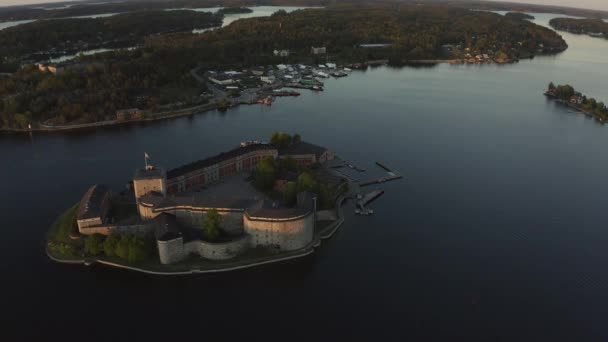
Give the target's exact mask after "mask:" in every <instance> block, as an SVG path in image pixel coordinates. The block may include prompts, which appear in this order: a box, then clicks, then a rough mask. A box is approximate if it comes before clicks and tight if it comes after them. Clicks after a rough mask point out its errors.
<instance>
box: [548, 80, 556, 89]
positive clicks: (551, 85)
mask: <svg viewBox="0 0 608 342" xmlns="http://www.w3.org/2000/svg"><path fill="white" fill-rule="evenodd" d="M549 90H555V84H553V82H551V83H549Z"/></svg>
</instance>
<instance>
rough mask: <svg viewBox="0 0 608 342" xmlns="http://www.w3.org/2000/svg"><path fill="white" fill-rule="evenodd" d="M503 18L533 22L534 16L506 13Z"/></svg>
mask: <svg viewBox="0 0 608 342" xmlns="http://www.w3.org/2000/svg"><path fill="white" fill-rule="evenodd" d="M505 17H507V18H513V19H521V20H524V19H528V20H534V16H532V15H529V14H526V13H522V12H508V13H506V14H505Z"/></svg>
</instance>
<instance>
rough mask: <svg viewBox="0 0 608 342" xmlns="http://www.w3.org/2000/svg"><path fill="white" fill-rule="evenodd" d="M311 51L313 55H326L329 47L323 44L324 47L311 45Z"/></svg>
mask: <svg viewBox="0 0 608 342" xmlns="http://www.w3.org/2000/svg"><path fill="white" fill-rule="evenodd" d="M310 53H311V54H313V55H324V54H326V53H327V49H326V48H325V47H324V46H322V47H314V46H313V47H311V48H310Z"/></svg>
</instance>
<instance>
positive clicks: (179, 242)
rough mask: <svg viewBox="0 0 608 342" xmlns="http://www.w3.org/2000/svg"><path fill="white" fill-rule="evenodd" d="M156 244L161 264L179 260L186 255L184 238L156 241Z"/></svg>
mask: <svg viewBox="0 0 608 342" xmlns="http://www.w3.org/2000/svg"><path fill="white" fill-rule="evenodd" d="M156 244H157V246H158V256H159V258H160V263H161V264H163V265H166V264H173V263H176V262H179V261H181V260H182V259H183V258H184V257H185V256H186V253H184V239H183V238H181V237H179V238H177V239H173V240H169V241H156Z"/></svg>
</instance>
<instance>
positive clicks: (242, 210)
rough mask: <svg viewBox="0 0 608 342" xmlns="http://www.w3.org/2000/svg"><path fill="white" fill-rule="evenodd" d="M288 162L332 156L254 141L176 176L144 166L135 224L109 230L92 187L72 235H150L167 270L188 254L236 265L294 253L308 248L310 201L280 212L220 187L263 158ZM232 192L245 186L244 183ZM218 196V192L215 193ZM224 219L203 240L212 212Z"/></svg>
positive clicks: (101, 193) (101, 194) (106, 193)
mask: <svg viewBox="0 0 608 342" xmlns="http://www.w3.org/2000/svg"><path fill="white" fill-rule="evenodd" d="M287 157H290V158H293V159H294V160H295V162H296V164H297V165H299V166H309V165H312V164H317V163H319V164H323V163H325V162H327V161H330V160H333V159H334V157H335V156H334V154H333V152H331V151H329V150H327V149H325V148H323V147H320V146H316V145H313V144H309V143H306V142H298V143H295V144H292V145H291V146H290V147H288V148H286V149H282V150H279V149H277V148H276V147H275V146H273V145H271V144H266V143H260V142H245V143H241V145H240V146H239V147H237V148H235V149H233V150H230V151H228V152H225V153H221V154H219V155H216V156H213V157H210V158H207V159H204V160H199V161H196V162H193V163H191V164H188V165H184V166H181V167H179V168H176V169H172V170H169V171H165V170H164V169H163V168H161V167H155V166H152V165H146V167H145V168H144V169H138V170H136V172H135V176H134V177H133V191H134V197H135V202H136V206H137V211H138V214H139V218H138V220H137V222H132V223H130V224H116V223H111V222H109V221H111V220H109V219H108V217H109V214H108V213H109V211H110V196H111V195H110V190H109V188H108V187H107V186H104V185H94V186H92V187H91V188H90V189H89V190H88V191H87V192H86V193H85V195H84V196H83V198H82V200H81V202H80V207H79V211H78V213H77V224H78V231H79V232H80V233H81V234H83V235H90V234H95V233H100V234H104V235H109V234H111V233H113V232H114V233H119V234H124V233H127V234H149V235H152V234H153V235H154V236H155V239H156V244H157V246H158V254H159V257H160V263H161V264H173V263H177V262H179V261H182V260H184V259H185V258H186V257H188V256H190V255H199V256H200V257H202V258H205V259H210V260H226V259H230V258H234V257H236V256H238V255H240V254H242V253H244V252H246V251H247V250H249V249H251V248H256V247H263V248H267V249H268V248H269V249H273V250H276V251H294V250H298V249H301V248H305V247H306V246H308V245H309V244H310V243H311V242H312V241H313V234H314V229H315V221H316V215H317V203H316V195H315V194H313V193H309V192H302V193H299V194H298V196H297V204H296V205H295V207H293V208H287V207H281V206H280V205H279V204H278V203H277V202H275V201H271V200H268V199H266V198H264V196H263V195H262V194H260V193H257V192H252V193H250V194H249V195H248V196H243V195H241V196H237V195H235V193H236V192H238V191H235V192H233V191H231V190H226V191H223V190H220V191H219V193H218V191H215V192H213V190H214V189H215V190H217V189H220V188H221V186H223V185H222V183H224V180H227V179H234V178H235V177H237V178H238V177H239V176H243V175H250V174H251V173H252V171H253V170H254V169H255V167H256V166H257V164H258V163H259V162H260V161H261V160H263V159H265V158H274V159H278V158H287ZM241 182H242V183H239V184H237V187H241V188H242V187H245V186H249V187H250V186H251V185H250V184H248V183H245V182H244V181H242V177H241ZM221 189H223V188H221ZM212 209H214V210H216V211H217V212H218V213H219V214H220V215H221V217H222V225H221V229H222V238H221V239H219V241H213V242H210V241H206V240H205V239H204V238H203V237H202V234H201V233H202V230H201V227H202V224H203V222H204V220H205V217H206V214H207V213H208V212H209V211H210V210H212Z"/></svg>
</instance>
